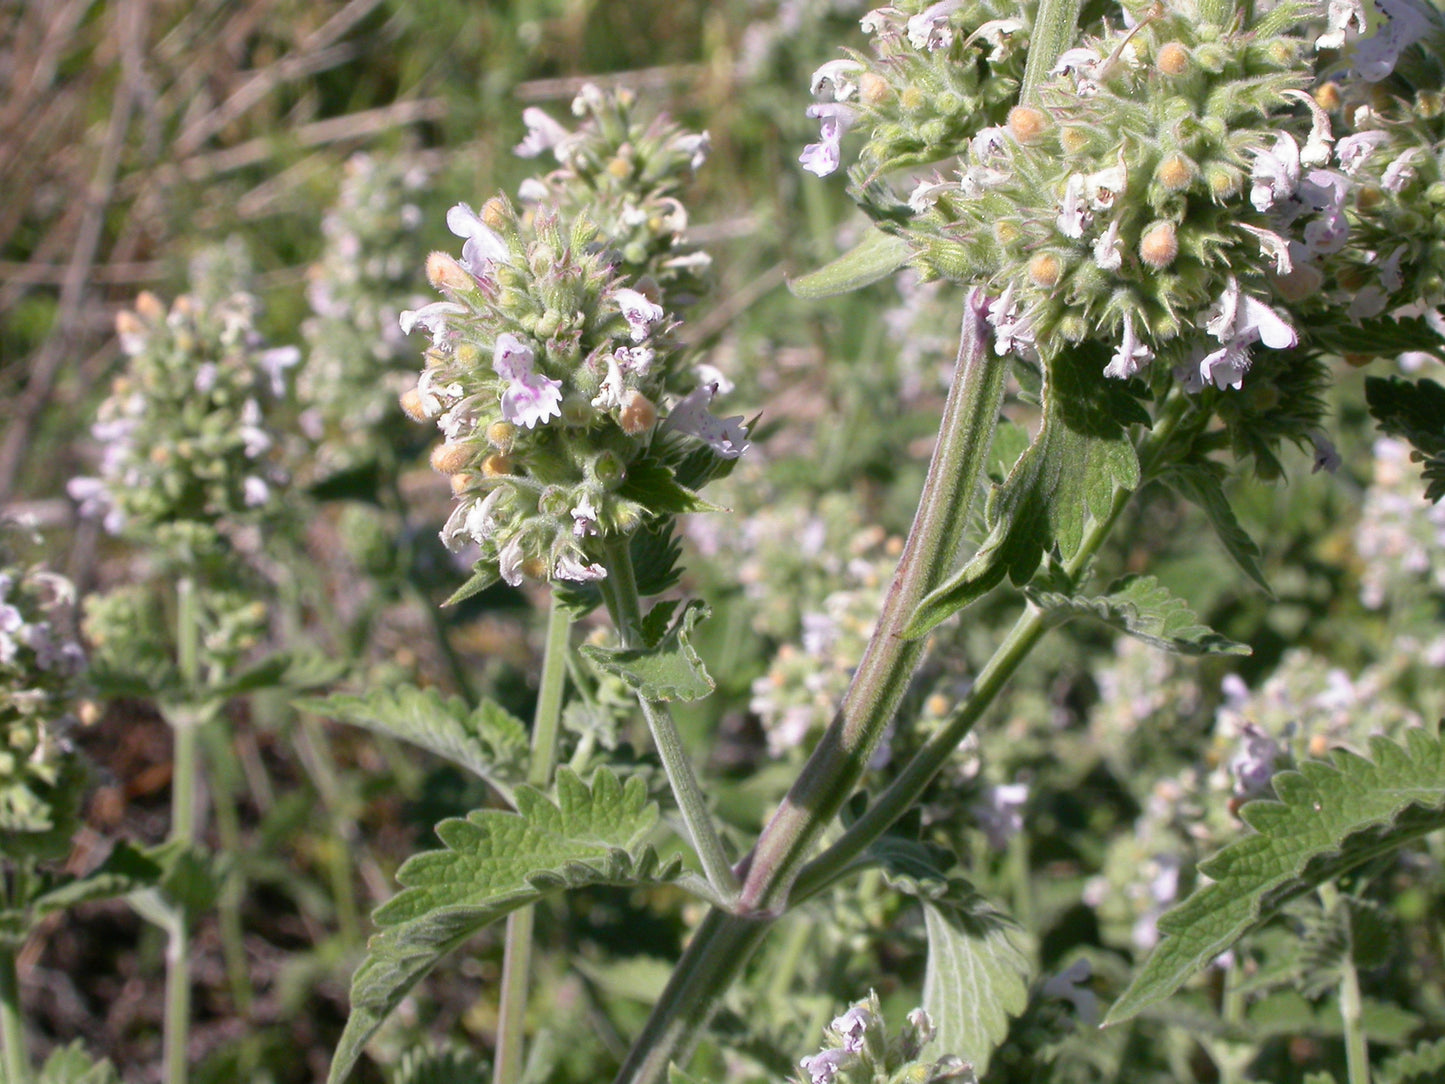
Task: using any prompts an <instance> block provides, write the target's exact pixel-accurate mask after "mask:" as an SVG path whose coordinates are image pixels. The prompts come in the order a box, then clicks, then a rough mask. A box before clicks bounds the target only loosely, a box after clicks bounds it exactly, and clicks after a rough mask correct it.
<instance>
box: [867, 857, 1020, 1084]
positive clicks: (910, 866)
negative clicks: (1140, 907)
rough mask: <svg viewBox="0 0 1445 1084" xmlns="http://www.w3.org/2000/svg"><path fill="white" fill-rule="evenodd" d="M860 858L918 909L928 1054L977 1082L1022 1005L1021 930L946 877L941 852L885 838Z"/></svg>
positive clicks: (959, 880)
mask: <svg viewBox="0 0 1445 1084" xmlns="http://www.w3.org/2000/svg"><path fill="white" fill-rule="evenodd" d="M867 857H868V859H869V860H870V861H871V862H872V863H876V864H878V865H881V866H882V867H883V872H884V877H885V879H886V880H887V883H888V885H889V887H890V888H893V889H894V890H895V891H898V892H902V893H904V894H905V895H909V896H913V897H915V898H917V899H918V900H920V901H921V902H922V904H923V921H924V926H925V929H926V931H927V934H928V965H927V967H926V969H925V971H924V976H923V1007H924V1008H925V1009H927V1010H928V1014H929V1015H930V1016H931V1017H933V1022H934V1024H935V1025H936V1027H937V1029H938V1031H937V1035H936V1037H935V1038H934V1040H933V1043H932V1050H933V1052H934V1054H936V1055H943V1054H956V1055H958V1056H959V1057H960V1058H962V1059H963V1060H964V1061H966V1062H969V1063H971V1064H972V1065H973V1067H974V1070H975V1071H976V1072H977V1073H979V1074H980V1075H982V1074H983V1073H984V1071H985V1070H986V1069H987V1068H988V1062H989V1059H990V1058H991V1057H992V1056H993V1051H994V1049H995V1048H996V1047H997V1046H998V1044H999V1043H1001V1042H1002V1041H1003V1039H1004V1036H1006V1035H1007V1034H1008V1028H1009V1017H1010V1016H1017V1015H1018V1014H1019V1013H1021V1012H1023V1011H1024V1008H1025V1007H1026V1006H1027V1005H1028V1000H1029V983H1030V981H1032V978H1033V965H1032V964H1031V963H1030V956H1029V953H1028V952H1027V951H1026V949H1025V947H1024V945H1025V940H1024V939H1025V934H1024V932H1023V930H1022V929H1021V928H1020V927H1019V925H1018V924H1017V923H1016V922H1014V921H1013V920H1012V919H1011V918H1009V917H1008V916H1007V915H1005V914H1004V913H1003V912H1002V911H999V910H998V909H996V908H995V907H994V906H993V905H992V904H990V903H989V902H988V901H987V900H986V899H984V897H983V896H981V895H980V894H979V893H978V892H977V891H975V890H974V888H973V886H972V885H971V884H969V883H968V881H966V880H964V879H963V878H961V877H957V876H949V875H948V874H947V873H946V872H945V870H944V863H949V862H952V861H953V860H954V859H953V856H952V854H950V853H949V852H947V851H945V850H942V849H940V848H937V847H934V846H932V845H930V844H927V843H923V842H921V841H919V840H915V839H909V838H904V837H900V836H896V835H885V836H884V837H882V838H881V839H879V840H878V841H877V842H876V843H875V844H874V845H873V846H872V847H870V848H869V850H868V855H867Z"/></svg>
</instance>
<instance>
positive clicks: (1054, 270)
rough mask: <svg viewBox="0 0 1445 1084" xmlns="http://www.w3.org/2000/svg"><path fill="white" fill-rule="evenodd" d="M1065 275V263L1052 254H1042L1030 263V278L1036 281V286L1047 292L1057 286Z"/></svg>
mask: <svg viewBox="0 0 1445 1084" xmlns="http://www.w3.org/2000/svg"><path fill="white" fill-rule="evenodd" d="M1063 273H1064V264H1063V261H1062V260H1060V259H1059V258H1058V257H1057V256H1055V255H1054V254H1053V253H1052V252H1040V253H1039V254H1038V255H1037V256H1035V257H1034V258H1033V259H1031V260H1030V261H1029V278H1031V279H1033V280H1034V285H1036V286H1039V287H1042V288H1043V289H1045V290H1049V289H1052V288H1053V287H1055V286H1057V285H1058V284H1059V279H1060V278H1061V277H1062V276H1063Z"/></svg>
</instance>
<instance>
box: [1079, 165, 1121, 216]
mask: <svg viewBox="0 0 1445 1084" xmlns="http://www.w3.org/2000/svg"><path fill="white" fill-rule="evenodd" d="M1128 183H1129V169H1128V166H1127V165H1126V164H1125V162H1124V156H1123V155H1122V154H1121V155H1120V156H1119V162H1118V164H1117V165H1113V166H1110V167H1109V168H1108V169H1101V170H1099V172H1097V173H1090V174H1089V175H1088V176H1087V177H1085V178H1084V195H1086V196H1087V197H1088V198H1089V206H1090V207H1091V208H1093V209H1094V210H1096V211H1107V210H1109V209H1110V208H1111V207H1113V206H1114V203H1115V201H1116V200H1117V199H1118V198H1119V196H1121V195H1122V194H1123V192H1124V189H1125V187H1126V186H1127V185H1128Z"/></svg>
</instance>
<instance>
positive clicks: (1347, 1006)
mask: <svg viewBox="0 0 1445 1084" xmlns="http://www.w3.org/2000/svg"><path fill="white" fill-rule="evenodd" d="M1319 893H1320V899H1321V900H1322V901H1323V902H1324V905H1325V910H1327V911H1329V912H1331V913H1334V914H1338V915H1339V918H1340V921H1342V922H1343V923H1344V924H1345V945H1346V946H1347V948H1346V952H1345V958H1344V959H1343V960H1342V961H1341V962H1340V1023H1341V1025H1342V1029H1343V1031H1344V1037H1345V1071H1346V1075H1347V1079H1348V1080H1349V1082H1350V1084H1370V1048H1369V1043H1368V1041H1367V1039H1366V1037H1365V1024H1364V1002H1363V1001H1362V999H1361V997H1360V976H1359V972H1357V971H1356V970H1355V959H1354V952H1353V948H1354V945H1353V940H1354V936H1353V931H1352V930H1351V928H1350V915H1349V911H1348V904H1346V902H1345V899H1344V896H1343V894H1342V893H1341V892H1340V890H1339V888H1337V887H1336V886H1335V885H1333V884H1324V885H1321V886H1320V889H1319Z"/></svg>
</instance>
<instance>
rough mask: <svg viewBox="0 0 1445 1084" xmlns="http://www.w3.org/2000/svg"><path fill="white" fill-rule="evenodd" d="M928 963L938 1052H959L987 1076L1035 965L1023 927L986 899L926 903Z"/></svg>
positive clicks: (927, 1001) (926, 995)
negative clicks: (989, 1066) (1031, 959)
mask: <svg viewBox="0 0 1445 1084" xmlns="http://www.w3.org/2000/svg"><path fill="white" fill-rule="evenodd" d="M923 921H924V926H925V928H926V929H927V931H928V967H927V969H926V970H925V972H924V976H923V1007H924V1008H925V1009H927V1010H928V1013H929V1015H930V1016H932V1017H933V1020H934V1023H935V1024H936V1025H937V1027H938V1033H937V1035H936V1037H935V1038H934V1049H935V1050H936V1051H937V1052H939V1053H941V1054H957V1055H958V1056H959V1057H960V1058H962V1059H963V1060H964V1061H966V1062H969V1063H970V1064H971V1065H972V1066H973V1068H974V1071H975V1072H976V1073H978V1074H979V1075H980V1076H982V1075H983V1074H984V1073H985V1072H986V1071H987V1069H988V1062H989V1059H990V1058H991V1057H992V1056H993V1051H994V1048H995V1047H997V1046H998V1044H999V1043H1001V1042H1002V1041H1003V1039H1004V1036H1005V1035H1007V1034H1008V1026H1009V1025H1008V1020H1009V1017H1010V1016H1017V1015H1018V1014H1019V1013H1021V1012H1023V1011H1024V1008H1025V1007H1026V1006H1027V1005H1028V1000H1029V982H1030V981H1031V979H1032V977H1033V967H1032V965H1031V964H1030V962H1029V955H1028V953H1027V952H1026V951H1025V950H1024V947H1023V931H1022V930H1020V929H1019V927H1018V926H1017V925H1016V924H1015V923H1014V922H1013V921H1012V920H1011V919H1009V918H1007V917H1006V916H1005V915H1003V914H1002V913H1000V912H999V911H996V910H994V909H993V908H992V907H991V906H989V904H988V903H987V902H986V901H985V900H984V899H983V898H982V897H980V896H977V895H972V894H969V895H966V896H963V897H962V898H950V899H948V900H946V901H927V900H925V901H924V904H923Z"/></svg>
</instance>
